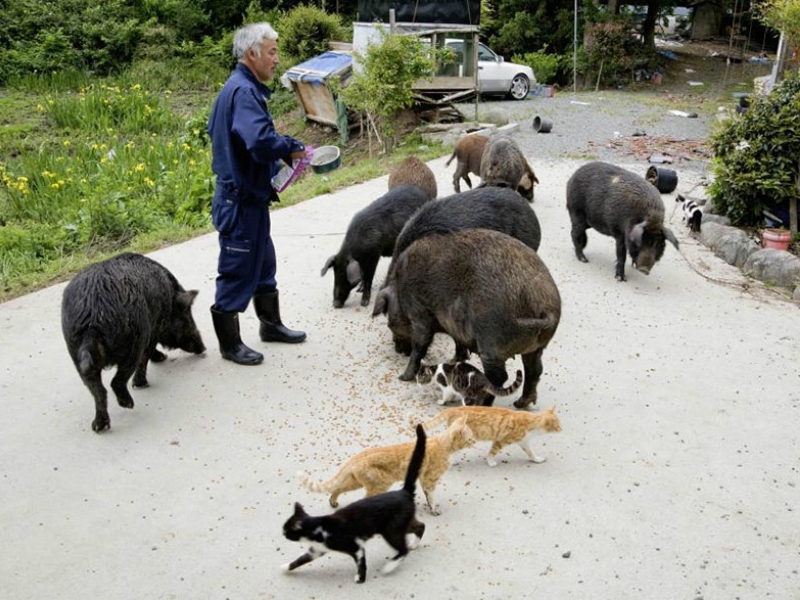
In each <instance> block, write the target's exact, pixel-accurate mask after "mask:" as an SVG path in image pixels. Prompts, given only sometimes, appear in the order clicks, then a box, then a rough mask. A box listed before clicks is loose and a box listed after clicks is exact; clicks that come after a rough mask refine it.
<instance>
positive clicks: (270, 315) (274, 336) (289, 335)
mask: <svg viewBox="0 0 800 600" xmlns="http://www.w3.org/2000/svg"><path fill="white" fill-rule="evenodd" d="M253 306H254V307H255V309H256V315H258V320H259V321H261V327H260V328H259V330H258V332H259V334H260V335H261V341H262V342H283V343H285V344H299V343H300V342H303V341H305V339H306V332H305V331H293V330H291V329H288V328H287V327H284V325H283V323H282V322H281V310H280V306H279V305H278V292H269V293H267V294H256V295H254V296H253Z"/></svg>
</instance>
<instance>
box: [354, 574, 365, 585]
mask: <svg viewBox="0 0 800 600" xmlns="http://www.w3.org/2000/svg"><path fill="white" fill-rule="evenodd" d="M366 579H367V578H366V577H364V578H362V577H361V576H360V575H356V576H355V577H354V578H353V581H355V582H356V583H364V581H365V580H366Z"/></svg>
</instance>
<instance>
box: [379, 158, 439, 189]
mask: <svg viewBox="0 0 800 600" xmlns="http://www.w3.org/2000/svg"><path fill="white" fill-rule="evenodd" d="M407 183H408V184H411V185H416V186H417V187H419V188H421V189H422V190H423V191H424V192H425V193H426V194H428V197H429V198H430V199H431V200H435V199H436V196H437V195H438V193H439V191H438V188H437V186H436V176H435V175H434V174H433V171H431V168H430V167H429V166H428V165H426V164H425V163H424V162H422V161H421V160H420V159H418V158H417V157H416V156H409V157H408V158H406V159H405V160H404V161H403V162H401V163H400V164H399V165H397V166H396V167H395V168H393V169H392V170H391V171H390V173H389V189H390V190H391V189H394V188H396V187H398V186H401V185H405V184H407Z"/></svg>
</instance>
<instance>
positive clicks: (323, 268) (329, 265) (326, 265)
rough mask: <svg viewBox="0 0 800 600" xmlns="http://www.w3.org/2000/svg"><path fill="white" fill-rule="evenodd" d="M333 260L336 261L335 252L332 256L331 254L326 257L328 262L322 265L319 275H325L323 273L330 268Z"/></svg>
mask: <svg viewBox="0 0 800 600" xmlns="http://www.w3.org/2000/svg"><path fill="white" fill-rule="evenodd" d="M334 262H336V255H335V254H334V255H333V256H331V257H330V258H329V259H328V262H326V263H325V266H324V267H322V272H321V273H320V276H321V277H325V273H327V272H328V269H330V268H331V267H332V266H333V263H334Z"/></svg>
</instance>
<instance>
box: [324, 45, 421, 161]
mask: <svg viewBox="0 0 800 600" xmlns="http://www.w3.org/2000/svg"><path fill="white" fill-rule="evenodd" d="M381 38H382V39H381V41H380V43H374V44H370V45H369V46H368V47H367V51H366V54H365V55H364V56H361V55H358V56H357V59H358V62H359V64H360V67H361V68H360V69H357V70H355V72H354V73H353V75H352V77H351V78H350V81H349V82H348V84H347V86H346V87H344V88H343V89H342V90H341V92H340V94H341V99H342V102H344V104H345V106H347V107H348V108H350V109H351V110H355V111H362V112H364V113H365V114H366V116H367V118H368V120H369V121H370V122H371V123H372V124H373V125H374V127H375V129H376V130H377V133H378V136H379V138H383V141H384V143H385V144H387V145H388V146H389V149H390V148H391V145H392V140H393V136H394V128H393V126H392V117H394V116H395V115H396V114H397V113H398V112H399V111H400V110H402V109H403V108H407V107H409V106H411V104H412V102H413V98H414V93H413V91H412V89H411V88H412V85H413V84H414V83H415V82H416V81H418V80H420V79H422V78H425V77H428V78H430V77H431V76H432V74H433V71H434V68H435V59H434V57H433V56H431V53H430V48H429V46H428V45H427V44H425V43H423V42H422V41H420V40H419V38H417V37H415V36H413V35H397V34H383V35H382V36H381Z"/></svg>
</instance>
